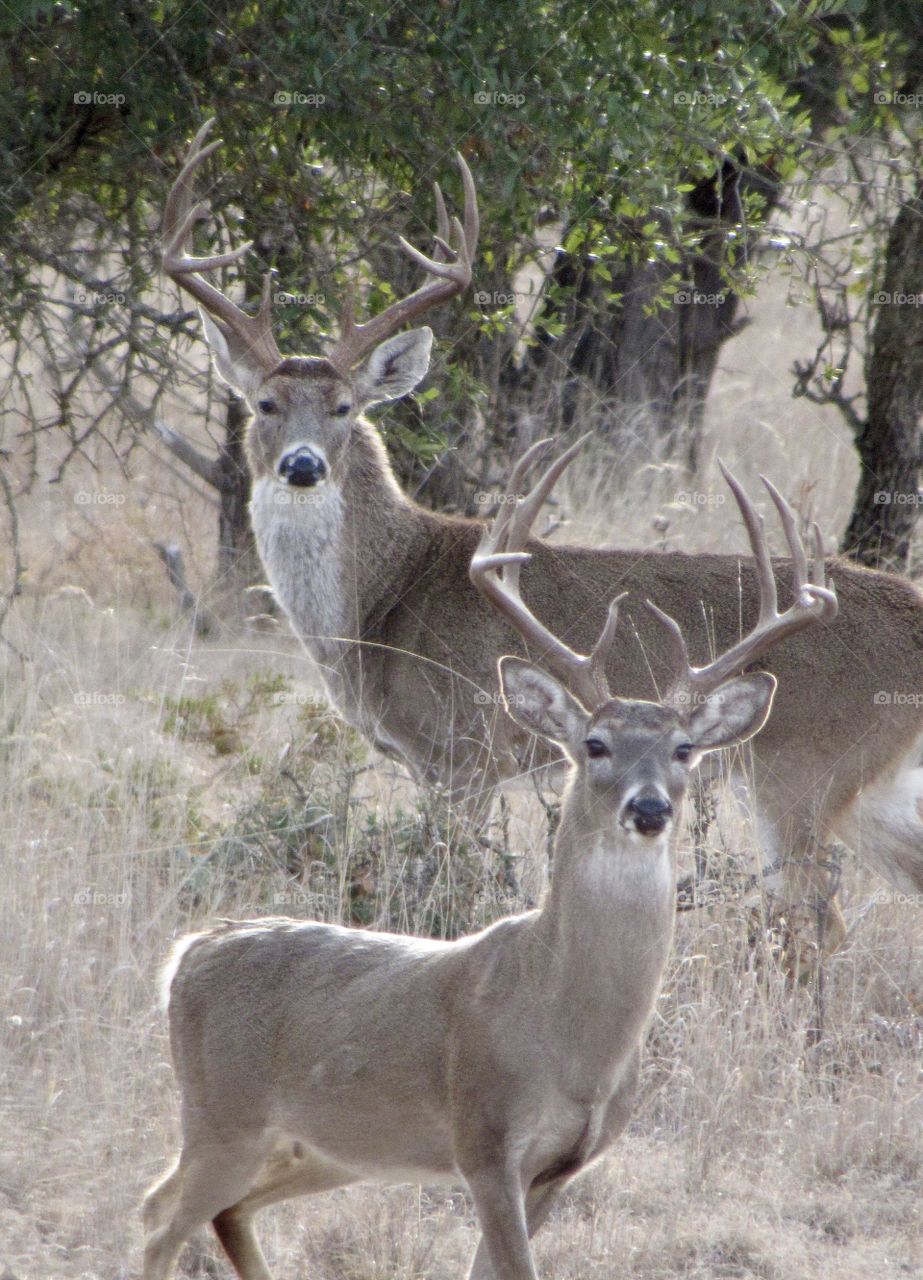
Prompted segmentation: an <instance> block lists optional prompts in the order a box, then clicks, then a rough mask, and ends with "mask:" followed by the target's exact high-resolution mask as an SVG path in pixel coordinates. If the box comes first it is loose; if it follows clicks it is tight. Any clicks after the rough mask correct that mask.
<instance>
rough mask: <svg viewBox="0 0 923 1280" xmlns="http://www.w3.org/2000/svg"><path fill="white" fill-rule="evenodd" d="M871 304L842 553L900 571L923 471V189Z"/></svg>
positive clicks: (907, 209) (900, 219)
mask: <svg viewBox="0 0 923 1280" xmlns="http://www.w3.org/2000/svg"><path fill="white" fill-rule="evenodd" d="M876 303H877V307H878V315H877V319H876V321H875V328H874V333H873V336H872V345H871V349H870V351H869V354H868V357H867V360H866V385H867V396H868V414H867V417H866V420H865V422H864V424H863V426H862V429H861V430H860V431H859V432H858V433H857V436H856V449H857V450H858V453H859V461H860V463H861V466H862V470H861V472H860V475H859V484H858V487H857V489H856V497H855V503H854V505H853V512H852V516H851V517H850V521H849V525H848V527H847V529H846V533H845V534H844V536H843V545H842V550H843V551H844V553H845V554H846V555H848V556H852V558H853V559H854V560H858V561H859V563H860V564H866V565H870V566H872V567H873V568H887V569H896V570H899V571H905V570H906V569H907V565H908V560H909V555H910V540H911V537H912V536H913V529H914V525H915V523H916V517H917V511H918V509H919V501H920V498H919V492H918V487H919V483H920V468H921V466H923V441H921V434H920V415H921V413H923V305H920V304H923V183H921V184H920V186H919V187H918V189H917V192H916V195H915V196H914V197H913V198H911V199H909V200H908V201H907V202H906V203H905V204H903V205H902V206H901V208H900V210H899V212H898V214H897V217H896V218H895V219H894V223H893V224H892V227H891V231H890V234H889V236H888V244H887V249H886V259H885V275H884V281H883V286H882V290H881V292H880V293H878V294H876V295H875V297H874V299H873V304H876Z"/></svg>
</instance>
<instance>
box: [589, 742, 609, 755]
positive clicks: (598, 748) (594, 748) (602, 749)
mask: <svg viewBox="0 0 923 1280" xmlns="http://www.w3.org/2000/svg"><path fill="white" fill-rule="evenodd" d="M586 753H587V755H588V756H590V758H591V759H593V760H598V759H599V758H600V756H607V755H608V754H609V748H608V747H607V746H606V744H605V743H604V742H603V741H602V739H601V738H587V740H586Z"/></svg>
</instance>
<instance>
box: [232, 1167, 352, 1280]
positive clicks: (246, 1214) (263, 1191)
mask: <svg viewBox="0 0 923 1280" xmlns="http://www.w3.org/2000/svg"><path fill="white" fill-rule="evenodd" d="M301 1152H302V1148H301V1144H300V1143H295V1144H293V1154H292V1155H290V1156H288V1157H287V1158H286V1157H284V1156H282V1155H280V1156H278V1157H275V1158H273V1160H271V1161H270V1163H269V1164H268V1166H267V1167H266V1169H265V1170H264V1171H263V1172H262V1173H261V1176H260V1178H259V1180H258V1181H257V1182H256V1183H255V1184H254V1185H253V1186H252V1187H251V1189H250V1190H249V1191H248V1192H247V1194H246V1196H244V1198H243V1199H242V1200H239V1201H238V1202H237V1204H234V1205H231V1206H230V1208H228V1209H224V1210H222V1212H221V1213H219V1214H218V1215H217V1217H215V1218H213V1219H212V1226H213V1227H214V1229H215V1235H216V1236H217V1237H218V1239H219V1241H220V1242H221V1247H222V1248H223V1249H224V1251H225V1253H226V1254H227V1256H228V1258H229V1259H230V1261H231V1264H232V1266H233V1267H234V1270H235V1271H236V1272H237V1274H238V1275H239V1276H240V1277H241V1280H272V1277H271V1275H270V1273H269V1268H268V1267H267V1265H266V1259H265V1258H264V1257H263V1251H262V1249H261V1248H260V1245H259V1241H258V1240H257V1238H256V1232H255V1231H254V1228H253V1218H254V1215H255V1214H256V1213H257V1212H258V1211H259V1210H260V1209H263V1208H265V1207H266V1205H269V1204H275V1203H276V1202H277V1201H279V1200H290V1199H292V1198H293V1197H294V1196H304V1195H310V1194H312V1193H313V1192H316V1191H332V1190H333V1188H334V1187H342V1186H346V1185H347V1184H348V1183H350V1182H352V1181H354V1176H353V1175H352V1174H351V1173H349V1172H348V1171H346V1170H344V1169H341V1168H339V1167H338V1166H336V1165H332V1164H326V1163H324V1162H320V1161H315V1160H312V1159H311V1157H310V1156H307V1157H305V1156H304V1155H302V1154H301Z"/></svg>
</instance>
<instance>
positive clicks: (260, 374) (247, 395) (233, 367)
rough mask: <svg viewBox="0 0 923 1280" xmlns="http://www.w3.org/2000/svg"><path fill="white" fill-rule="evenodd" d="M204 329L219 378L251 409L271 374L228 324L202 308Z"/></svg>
mask: <svg viewBox="0 0 923 1280" xmlns="http://www.w3.org/2000/svg"><path fill="white" fill-rule="evenodd" d="M199 315H200V316H201V317H202V327H203V328H204V330H205V337H206V340H207V342H208V345H209V348H210V349H211V353H212V360H213V362H214V365H215V368H216V369H217V371H218V376H219V377H220V378H221V379H222V381H224V382H226V383H227V385H228V386H229V387H230V388H231V389H232V390H233V391H237V392H238V393H239V394H240V395H242V396H243V397H244V399H245V400H246V401H247V404H248V405H249V406H250V408H251V409H253V408H254V406H255V404H256V397H257V392H258V390H259V388H260V386H261V385H262V384H263V382H264V381H265V380H266V377H267V376H268V374H269V373H271V372H272V370H270V369H266V368H265V367H264V366H263V365H262V364H261V363H260V361H259V360H257V358H256V357H255V356H254V355H253V353H252V352H251V351H250V349H249V347H247V345H246V343H244V342H242V341H241V339H240V338H238V337H237V335H236V334H235V333H232V332H231V330H230V329H228V328H227V327H226V326H225V325H223V324H219V323H218V321H216V320H213V319H212V317H211V316H210V315H209V314H208V312H207V311H203V310H202V308H201V307H200V308H199Z"/></svg>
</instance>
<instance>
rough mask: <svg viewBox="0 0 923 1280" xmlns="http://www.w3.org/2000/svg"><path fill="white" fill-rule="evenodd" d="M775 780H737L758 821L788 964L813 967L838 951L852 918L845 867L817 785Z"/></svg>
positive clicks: (766, 879)
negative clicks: (842, 874)
mask: <svg viewBox="0 0 923 1280" xmlns="http://www.w3.org/2000/svg"><path fill="white" fill-rule="evenodd" d="M772 783H773V785H771V786H770V785H766V784H765V783H764V785H762V786H759V785H757V786H756V787H754V788H746V787H744V786H743V785H742V784H741V782H740V781H739V780H738V779H735V791H736V793H737V796H738V799H743V800H744V803H745V807H746V808H748V809H749V811H750V813H751V815H752V816H753V818H754V819H755V821H756V826H757V831H758V833H759V837H760V844H761V846H762V853H763V887H764V892H765V895H766V899H767V913H766V914H767V917H768V919H769V921H770V923H771V925H772V926H773V927H774V928H779V929H780V936H781V938H782V949H783V952H784V953H785V954H784V957H783V959H784V963H785V964H786V967H787V968H788V969H789V970H790V971H791V972H792V973H793V974H794V973H796V972H797V973H804V972H807V971H810V970H811V969H812V968H813V963H812V956H813V957H817V956H825V955H832V954H833V953H834V952H835V951H837V950H838V949H839V947H840V946H842V944H843V941H844V939H845V937H846V922H845V920H844V919H843V913H842V911H841V910H840V905H839V902H838V899H837V891H838V889H839V867H838V866H836V865H835V864H834V862H833V861H832V860H831V857H830V852H829V850H828V848H827V847H826V846H827V841H828V839H829V837H830V835H831V832H832V828H831V823H830V817H829V815H828V814H827V813H826V812H825V808H824V806H823V805H822V804H819V803H818V798H817V793H816V790H815V789H810V790H806V788H805V785H804V782H803V781H802V782H801V783H800V785H797V786H796V785H794V784H793V785H791V786H784V785H783V782H782V779H781V778H779V777H778V776H775V777H773V778H772Z"/></svg>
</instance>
